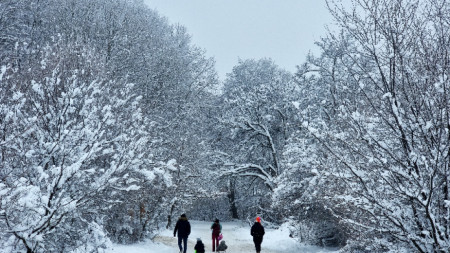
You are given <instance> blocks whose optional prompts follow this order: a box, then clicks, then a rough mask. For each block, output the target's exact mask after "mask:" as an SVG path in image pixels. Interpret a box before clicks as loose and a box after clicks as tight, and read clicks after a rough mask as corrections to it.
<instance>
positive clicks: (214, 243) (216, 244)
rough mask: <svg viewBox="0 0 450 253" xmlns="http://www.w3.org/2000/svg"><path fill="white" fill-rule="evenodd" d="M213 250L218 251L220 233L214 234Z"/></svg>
mask: <svg viewBox="0 0 450 253" xmlns="http://www.w3.org/2000/svg"><path fill="white" fill-rule="evenodd" d="M212 243H213V244H212V251H213V252H214V251H216V248H217V247H219V235H215V234H212Z"/></svg>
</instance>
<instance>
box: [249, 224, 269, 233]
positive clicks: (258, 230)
mask: <svg viewBox="0 0 450 253" xmlns="http://www.w3.org/2000/svg"><path fill="white" fill-rule="evenodd" d="M265 233H266V232H265V231H264V227H263V226H262V225H261V223H259V222H255V224H253V226H252V229H251V231H250V234H251V235H252V236H253V237H263V236H264V234H265Z"/></svg>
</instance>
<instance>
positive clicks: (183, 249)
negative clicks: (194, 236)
mask: <svg viewBox="0 0 450 253" xmlns="http://www.w3.org/2000/svg"><path fill="white" fill-rule="evenodd" d="M187 239H188V237H187V236H186V237H181V236H178V248H180V251H183V252H184V253H186V250H187ZM181 241H183V247H181Z"/></svg>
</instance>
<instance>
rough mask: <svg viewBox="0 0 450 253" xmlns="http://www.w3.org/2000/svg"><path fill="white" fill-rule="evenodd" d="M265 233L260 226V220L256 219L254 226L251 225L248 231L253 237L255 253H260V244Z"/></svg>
mask: <svg viewBox="0 0 450 253" xmlns="http://www.w3.org/2000/svg"><path fill="white" fill-rule="evenodd" d="M265 233H266V232H265V231H264V227H263V226H262V225H261V218H260V217H256V221H255V224H253V226H252V229H251V231H250V234H251V235H252V236H253V242H254V243H255V248H256V253H261V243H262V241H263V236H264V234H265Z"/></svg>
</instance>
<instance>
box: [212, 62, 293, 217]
mask: <svg viewBox="0 0 450 253" xmlns="http://www.w3.org/2000/svg"><path fill="white" fill-rule="evenodd" d="M294 91H295V86H294V85H293V79H292V76H291V74H289V73H288V72H286V71H284V70H282V69H280V68H279V67H278V66H276V65H275V64H274V63H273V62H272V61H271V60H267V59H262V60H246V61H241V62H239V64H238V65H237V66H235V67H234V68H233V71H232V72H231V73H230V74H229V75H228V77H227V79H226V80H225V83H224V92H223V95H222V96H223V99H224V108H223V116H222V119H221V121H222V122H221V124H222V127H221V128H222V132H223V134H222V135H223V136H222V137H221V139H222V141H221V145H222V150H221V151H222V153H221V156H222V160H221V161H222V163H223V166H224V170H225V171H224V172H223V173H222V176H232V177H238V178H241V179H243V180H244V181H245V186H244V189H245V190H244V191H240V192H239V194H244V195H241V196H242V200H241V201H240V204H239V205H240V206H241V208H243V209H244V210H246V211H245V212H246V214H245V215H251V216H254V215H255V213H258V212H262V210H263V209H264V208H263V206H266V207H267V203H268V200H270V197H268V196H266V194H267V193H270V192H272V191H273V190H274V188H275V179H276V178H277V176H278V175H279V174H280V173H281V171H282V166H281V165H280V157H281V154H282V151H283V148H284V146H285V142H286V139H287V137H288V136H289V131H290V129H291V125H290V123H291V122H290V119H291V118H290V115H291V112H292V109H293V108H294V105H293V104H292V103H291V102H292V97H293V96H294V93H295V92H294ZM249 182H250V184H249ZM236 184H238V185H237V186H239V185H240V183H239V182H233V181H232V182H231V183H230V184H229V187H230V188H229V192H230V193H232V192H236ZM233 186H234V187H233ZM239 188H241V187H239ZM250 189H253V190H250ZM230 196H233V195H230ZM243 196H245V197H243ZM262 196H264V197H262ZM261 201H262V202H265V203H261ZM232 203H236V201H234V202H233V201H232ZM272 219H274V218H272Z"/></svg>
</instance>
